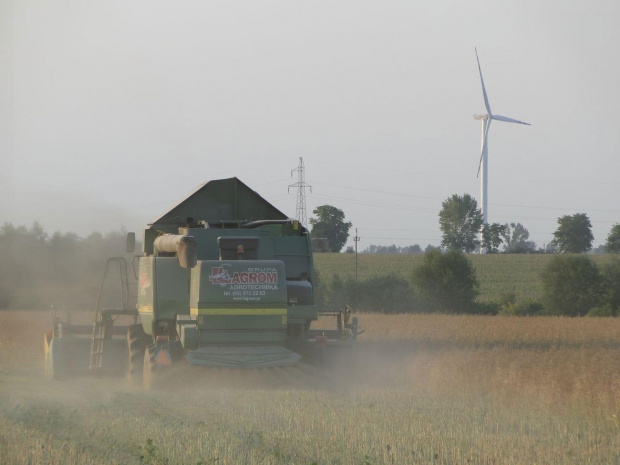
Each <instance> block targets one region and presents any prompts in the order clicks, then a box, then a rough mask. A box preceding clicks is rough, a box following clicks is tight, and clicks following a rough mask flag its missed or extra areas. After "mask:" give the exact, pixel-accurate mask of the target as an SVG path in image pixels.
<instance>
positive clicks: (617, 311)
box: [319, 250, 620, 316]
mask: <svg viewBox="0 0 620 465" xmlns="http://www.w3.org/2000/svg"><path fill="white" fill-rule="evenodd" d="M539 278H540V279H541V282H542V283H543V297H542V299H541V300H540V301H536V300H519V299H518V298H517V296H516V295H515V294H513V293H509V294H505V295H503V296H502V297H501V298H500V299H499V300H497V301H491V302H488V301H485V302H481V301H479V300H477V297H478V295H479V294H478V288H479V283H478V279H477V277H476V271H475V269H474V267H473V266H472V264H471V262H470V260H469V259H468V258H467V256H466V255H465V254H464V253H463V252H461V251H458V250H450V251H448V252H445V253H442V252H441V251H439V250H433V251H431V252H429V253H427V254H425V256H424V260H423V263H422V264H421V265H419V266H418V267H416V268H415V269H413V270H411V274H410V277H409V279H405V278H403V277H401V276H399V275H396V274H395V273H391V274H387V275H383V276H378V277H372V278H368V279H363V280H356V279H355V278H353V277H346V278H344V279H343V278H341V277H340V276H338V275H335V276H334V277H333V278H332V279H331V280H329V281H327V282H321V283H320V284H321V286H320V293H319V303H320V305H321V306H323V307H325V308H329V309H335V308H342V307H343V306H344V305H350V306H351V307H352V308H354V309H355V310H357V311H362V312H363V311H369V312H379V313H430V312H437V313H459V314H462V313H470V314H486V315H497V314H501V315H515V316H535V315H564V316H586V315H588V316H620V258H614V259H613V260H612V261H611V262H609V263H606V264H604V265H602V266H598V265H597V264H596V263H595V262H594V261H593V260H592V259H590V258H589V257H588V256H586V255H556V256H554V257H553V259H552V260H551V261H550V262H549V263H548V264H547V266H545V268H544V269H543V270H542V271H541V273H540V276H539Z"/></svg>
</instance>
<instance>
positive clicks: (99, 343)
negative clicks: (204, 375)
mask: <svg viewBox="0 0 620 465" xmlns="http://www.w3.org/2000/svg"><path fill="white" fill-rule="evenodd" d="M127 244H128V250H127V252H128V253H131V254H133V250H134V244H135V235H134V234H133V233H129V234H128V240H127ZM112 275H116V276H119V277H120V279H118V278H117V279H118V282H119V284H118V287H117V289H119V291H118V292H119V293H120V301H121V304H120V305H117V306H116V307H118V308H108V307H104V306H103V301H104V299H103V297H102V295H103V293H104V292H103V290H104V283H105V282H108V283H109V281H110V276H112ZM315 283H316V279H315V273H314V267H313V261H312V246H311V239H310V234H309V232H308V231H307V230H306V229H305V228H304V227H303V226H302V225H301V224H300V223H299V222H298V221H296V220H292V219H290V218H288V217H287V216H286V215H284V214H283V213H282V212H280V211H279V210H278V209H276V208H275V207H274V206H273V205H271V204H270V203H269V202H267V201H266V200H265V199H263V198H262V197H261V196H260V195H258V194H257V193H256V192H254V191H253V190H251V189H250V188H249V187H248V186H247V185H245V184H244V183H243V182H241V181H240V180H239V179H237V178H230V179H220V180H214V181H210V182H208V183H206V184H203V185H202V186H200V187H199V188H198V189H196V190H195V191H194V192H193V193H192V194H190V195H189V196H188V197H187V198H185V199H184V200H182V201H181V202H180V203H179V204H178V205H176V206H174V207H173V208H172V209H170V210H169V211H168V212H166V213H165V214H164V215H162V216H160V217H159V218H157V219H156V220H155V221H153V222H152V223H150V224H149V225H148V227H147V228H146V229H145V230H144V240H143V253H142V254H141V255H133V256H132V260H131V261H130V262H129V265H128V261H127V260H126V259H125V257H116V258H111V259H110V260H108V262H107V264H106V267H105V272H104V277H103V280H102V285H101V290H100V292H99V298H98V301H97V306H96V309H95V311H94V323H93V324H86V325H79V324H74V323H73V322H72V315H71V314H68V315H67V316H66V317H65V318H64V319H61V318H60V317H59V316H58V315H57V314H55V313H53V315H52V320H53V329H51V330H49V331H47V332H46V333H45V338H44V342H45V371H46V374H47V375H48V376H50V377H53V378H62V377H66V376H68V375H71V374H76V373H84V372H86V373H88V372H89V373H101V374H123V373H125V375H126V377H127V379H128V380H129V381H130V382H131V383H133V384H143V385H144V387H145V388H147V389H150V388H152V387H155V386H157V383H158V379H159V378H160V377H161V376H164V374H165V372H166V371H169V367H171V366H178V364H186V365H190V366H198V367H209V368H216V369H217V368H228V369H230V368H234V369H248V368H251V369H257V368H267V367H286V366H291V365H296V364H298V363H300V362H303V363H309V364H320V363H322V362H324V361H326V360H328V359H329V358H330V357H331V354H332V349H333V350H334V351H338V350H340V349H342V348H350V347H352V346H353V344H354V343H355V340H356V337H357V335H358V328H357V318H354V317H353V318H352V317H351V312H350V309H348V308H345V309H342V310H337V311H329V312H322V311H319V309H318V308H317V306H316V305H315V299H314V296H315V291H316V286H315ZM117 300H118V299H117ZM134 302H135V303H136V305H135V308H133V307H134V305H133V303H134ZM82 313H83V312H82ZM319 316H332V317H334V318H335V321H336V328H335V329H330V330H313V329H311V325H312V322H314V321H316V320H317V319H318V318H319ZM122 323H125V324H122ZM360 334H361V332H360Z"/></svg>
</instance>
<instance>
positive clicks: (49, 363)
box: [43, 330, 67, 379]
mask: <svg viewBox="0 0 620 465" xmlns="http://www.w3.org/2000/svg"><path fill="white" fill-rule="evenodd" d="M43 344H44V347H45V365H44V367H45V376H46V377H47V378H52V379H63V378H64V377H65V376H66V371H67V370H66V360H65V347H64V345H63V344H62V341H60V340H58V339H56V338H54V332H53V331H52V330H49V331H46V332H45V334H44V336H43Z"/></svg>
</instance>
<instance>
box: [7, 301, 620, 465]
mask: <svg viewBox="0 0 620 465" xmlns="http://www.w3.org/2000/svg"><path fill="white" fill-rule="evenodd" d="M360 319H361V323H362V325H363V326H364V328H365V329H366V330H367V332H366V334H364V335H362V336H361V337H360V344H359V352H358V354H357V355H358V357H357V361H356V362H355V363H351V364H350V365H349V366H346V367H339V368H340V369H339V370H337V371H336V370H334V369H331V370H330V371H329V372H328V374H321V373H313V374H312V376H310V377H308V378H306V380H307V385H306V386H304V385H301V386H300V385H299V383H291V382H288V381H286V380H285V379H284V378H282V382H281V385H278V383H274V379H273V378H271V379H263V381H261V380H260V378H251V379H250V381H249V382H248V379H247V378H244V377H243V376H241V377H238V378H235V379H236V384H235V385H233V386H231V385H228V386H219V385H218V384H217V383H216V384H212V383H211V384H209V383H208V382H207V383H206V385H207V389H196V387H195V386H194V387H193V388H192V389H188V390H183V391H179V392H164V393H143V392H141V391H139V390H131V389H128V388H127V387H125V386H124V384H123V383H122V381H119V380H106V379H91V378H79V379H77V380H74V381H73V382H68V381H65V382H50V381H47V380H44V379H43V377H42V374H41V373H42V360H41V353H42V347H41V340H42V332H43V330H44V329H45V326H46V325H47V322H48V321H49V319H48V316H47V315H46V314H45V313H41V312H2V313H0V335H1V336H2V337H1V339H0V340H1V341H2V342H0V366H1V367H2V368H1V371H0V391H1V394H2V396H1V397H0V399H1V400H0V463H8V464H10V463H59V464H60V463H119V464H120V463H162V464H163V463H169V464H175V463H179V464H185V463H231V464H232V463H306V464H310V463H314V462H316V463H446V464H448V463H552V462H553V463H559V462H563V463H617V461H618V460H620V456H619V455H618V451H619V450H620V440H619V437H620V421H619V420H618V414H619V412H620V374H619V373H618V369H617V367H618V366H620V322H619V321H618V320H615V319H607V318H604V319H587V318H581V319H569V318H555V317H553V318H552V317H548V318H547V317H545V318H512V317H482V316H444V315H412V316H408V315H394V316H392V315H367V314H364V315H361V316H360ZM313 377H314V379H313ZM277 379H278V378H276V380H277Z"/></svg>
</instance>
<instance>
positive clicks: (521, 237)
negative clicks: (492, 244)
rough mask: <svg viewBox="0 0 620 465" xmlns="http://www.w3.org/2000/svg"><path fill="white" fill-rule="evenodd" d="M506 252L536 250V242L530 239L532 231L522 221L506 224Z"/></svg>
mask: <svg viewBox="0 0 620 465" xmlns="http://www.w3.org/2000/svg"><path fill="white" fill-rule="evenodd" d="M504 227H505V228H506V231H505V233H504V242H505V245H504V252H506V253H529V252H534V251H536V244H535V243H534V242H533V241H528V239H529V238H530V232H529V231H528V230H527V228H525V226H523V225H522V224H521V223H516V224H515V223H510V224H508V223H506V224H505V225H504Z"/></svg>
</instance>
